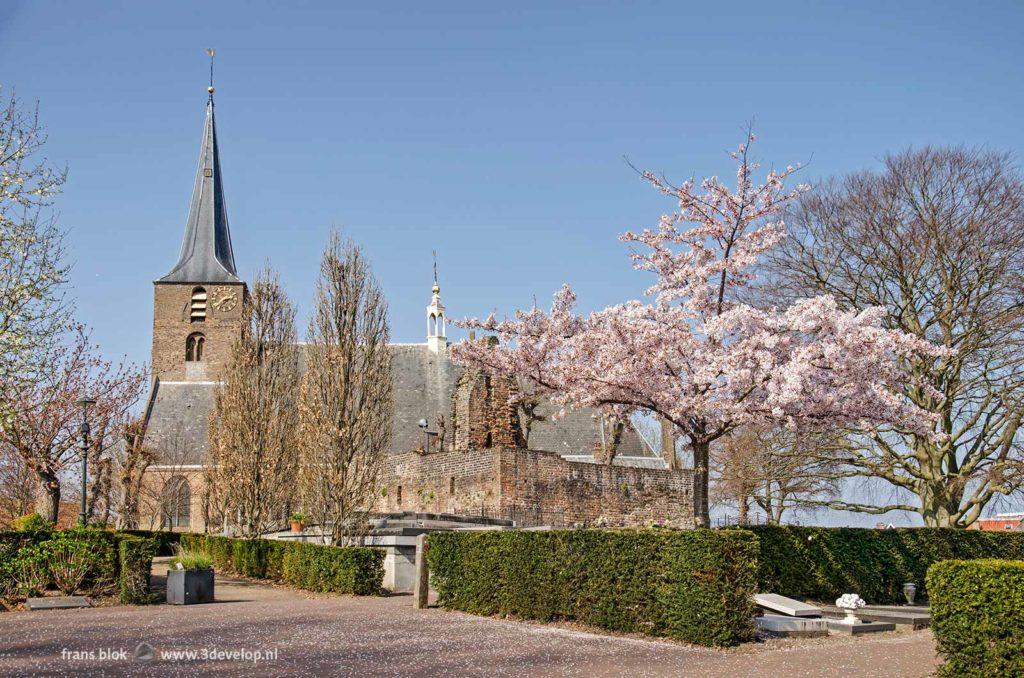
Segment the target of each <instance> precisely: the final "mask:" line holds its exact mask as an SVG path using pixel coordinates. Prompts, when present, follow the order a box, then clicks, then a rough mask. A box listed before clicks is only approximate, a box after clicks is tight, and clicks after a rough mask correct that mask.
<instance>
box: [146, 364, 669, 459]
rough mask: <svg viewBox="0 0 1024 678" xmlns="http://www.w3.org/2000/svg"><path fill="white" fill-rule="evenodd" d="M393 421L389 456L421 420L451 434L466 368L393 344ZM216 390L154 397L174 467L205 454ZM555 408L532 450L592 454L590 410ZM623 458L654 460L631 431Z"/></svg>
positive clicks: (154, 414)
mask: <svg viewBox="0 0 1024 678" xmlns="http://www.w3.org/2000/svg"><path fill="white" fill-rule="evenodd" d="M391 351H392V374H393V379H394V398H395V418H394V425H393V429H392V431H393V432H392V443H391V452H392V453H393V454H398V453H402V452H408V451H409V450H412V449H414V448H416V447H418V446H420V445H421V444H422V443H423V432H422V430H421V429H420V428H419V427H418V426H417V422H418V421H419V420H420V419H426V420H427V421H428V422H430V430H432V431H434V430H436V422H437V416H438V415H439V414H443V415H444V417H445V419H446V420H447V421H448V422H449V423H448V431H449V435H451V430H452V429H451V410H452V394H453V392H454V390H455V383H456V382H457V381H458V378H459V376H460V375H461V374H462V368H461V367H459V366H458V365H455V364H454V363H452V362H451V361H450V360H449V359H448V358H447V356H445V355H443V354H436V353H434V352H432V351H431V350H430V349H429V348H427V346H426V344H392V346H391ZM215 388H216V386H215V385H214V384H212V383H209V382H164V383H159V384H157V385H156V386H155V388H154V392H153V393H152V394H151V410H150V415H149V424H148V426H147V433H146V439H147V442H150V444H153V445H154V446H155V447H156V449H158V450H159V451H160V454H161V457H164V456H165V455H166V456H167V457H168V458H167V459H166V461H165V462H158V463H171V464H182V465H183V464H201V463H203V459H204V458H205V456H206V431H207V420H208V417H209V412H210V410H211V408H212V407H213V393H214V389H215ZM554 409H555V408H554V407H553V406H551V405H541V406H540V407H539V408H538V410H539V412H540V413H542V414H543V415H547V420H546V421H537V422H534V424H533V427H532V429H531V433H530V448H531V449H534V450H545V451H549V452H556V453H558V454H560V455H562V456H576V455H583V456H589V455H590V454H591V453H592V451H593V449H594V446H595V444H596V443H597V442H598V441H599V440H600V437H601V430H600V424H599V422H598V421H597V420H596V419H595V418H594V417H593V416H592V413H591V412H590V411H587V410H577V411H571V412H568V413H567V415H566V416H565V417H564V418H562V419H558V420H553V419H551V418H550V414H551V413H552V412H553V411H554ZM620 454H621V455H622V456H624V457H649V458H650V457H653V456H654V455H653V453H652V452H651V451H650V449H649V448H648V447H647V446H646V445H645V444H644V443H643V442H642V441H641V439H640V436H639V435H637V434H636V433H635V432H633V431H632V430H627V432H626V434H625V435H624V437H623V441H622V443H621V446H620Z"/></svg>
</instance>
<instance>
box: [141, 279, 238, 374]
mask: <svg viewBox="0 0 1024 678" xmlns="http://www.w3.org/2000/svg"><path fill="white" fill-rule="evenodd" d="M196 287H203V288H204V289H205V290H206V292H207V295H208V297H209V301H208V303H207V308H206V320H205V321H203V322H191V321H190V318H189V315H190V313H189V308H190V303H191V300H192V291H193V290H194V289H195V288H196ZM244 298H245V285H244V284H240V283H239V284H217V285H212V284H211V285H199V284H191V283H184V284H182V283H156V284H155V285H154V286H153V374H154V376H156V377H159V378H160V379H161V380H163V381H216V380H217V379H219V377H220V374H221V373H222V372H223V370H224V368H225V367H226V366H227V364H228V362H229V361H230V358H231V346H232V344H233V343H234V341H235V339H236V338H237V337H238V335H239V333H240V331H241V322H242V302H243V300H244ZM225 300H227V301H226V303H225ZM193 332H199V333H201V334H202V335H203V337H204V338H205V344H204V348H203V360H202V361H201V362H200V363H189V364H188V365H187V366H186V363H185V341H186V339H187V338H188V336H189V335H190V334H192V333H193ZM186 367H187V369H186Z"/></svg>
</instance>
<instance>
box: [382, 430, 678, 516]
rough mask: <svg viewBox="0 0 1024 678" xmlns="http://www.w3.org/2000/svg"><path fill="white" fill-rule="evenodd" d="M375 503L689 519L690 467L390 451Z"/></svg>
mask: <svg viewBox="0 0 1024 678" xmlns="http://www.w3.org/2000/svg"><path fill="white" fill-rule="evenodd" d="M386 474H387V480H386V494H383V495H382V497H381V498H380V500H379V502H378V506H377V510H379V511H386V512H400V511H416V512H429V513H451V514H457V515H466V516H481V515H482V516H487V517H492V518H504V519H510V520H516V521H517V522H518V523H519V524H521V525H552V526H555V527H573V526H592V525H609V526H644V525H652V524H654V525H667V526H672V527H683V528H688V527H693V507H692V493H693V473H692V471H690V470H685V469H684V470H679V471H668V470H662V469H649V468H637V467H629V466H608V465H605V464H591V463H585V462H571V461H566V460H565V459H563V458H562V457H560V456H559V455H557V454H555V453H553V452H542V451H537V450H526V449H521V448H509V447H502V448H492V449H486V450H474V451H471V452H468V453H467V452H459V451H456V450H450V451H446V452H439V453H436V454H429V455H421V454H417V453H415V452H410V453H405V454H397V455H392V456H391V457H390V458H389V459H388V466H387V470H386Z"/></svg>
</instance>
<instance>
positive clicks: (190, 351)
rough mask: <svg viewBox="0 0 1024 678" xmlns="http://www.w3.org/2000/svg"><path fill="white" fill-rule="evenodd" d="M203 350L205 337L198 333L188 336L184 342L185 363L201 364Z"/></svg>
mask: <svg viewBox="0 0 1024 678" xmlns="http://www.w3.org/2000/svg"><path fill="white" fill-rule="evenodd" d="M204 348H206V337H204V336H203V335H202V334H200V333H199V332H193V333H192V334H190V335H188V339H186V340H185V362H187V363H198V362H202V360H203V349H204Z"/></svg>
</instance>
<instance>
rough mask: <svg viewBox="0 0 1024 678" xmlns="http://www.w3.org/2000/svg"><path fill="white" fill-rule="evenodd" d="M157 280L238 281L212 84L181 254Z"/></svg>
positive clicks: (192, 281) (193, 281)
mask: <svg viewBox="0 0 1024 678" xmlns="http://www.w3.org/2000/svg"><path fill="white" fill-rule="evenodd" d="M158 282H189V283H219V282H233V283H237V282H242V281H241V280H240V279H239V278H238V274H237V272H236V271H235V255H234V252H232V250H231V231H230V230H229V229H228V211H227V205H226V204H225V202H224V185H223V183H222V182H221V176H220V152H219V150H218V148H217V124H216V122H215V121H214V115H213V86H212V85H211V86H210V98H209V100H208V101H207V103H206V125H205V126H204V128H203V144H202V147H201V148H200V150H199V167H198V168H197V169H196V183H195V187H194V188H193V189H192V203H191V205H189V208H188V221H187V222H185V239H184V240H183V241H182V243H181V255H180V256H179V257H178V263H177V264H175V265H174V268H173V269H171V272H170V273H168V274H167V275H165V276H164V277H163V278H160V280H159V281H158Z"/></svg>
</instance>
